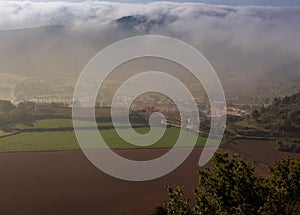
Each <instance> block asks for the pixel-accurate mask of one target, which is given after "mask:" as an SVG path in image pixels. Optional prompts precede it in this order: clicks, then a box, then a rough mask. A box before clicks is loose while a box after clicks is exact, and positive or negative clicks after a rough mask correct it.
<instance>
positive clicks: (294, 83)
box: [254, 61, 300, 98]
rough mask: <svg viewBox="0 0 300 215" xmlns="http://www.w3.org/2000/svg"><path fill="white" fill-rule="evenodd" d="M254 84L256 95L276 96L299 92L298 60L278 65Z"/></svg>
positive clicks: (299, 65) (299, 63) (299, 69)
mask: <svg viewBox="0 0 300 215" xmlns="http://www.w3.org/2000/svg"><path fill="white" fill-rule="evenodd" d="M262 79H263V80H261V81H259V82H258V84H257V85H255V87H254V89H255V93H256V94H257V95H258V97H271V98H272V97H276V96H285V95H292V94H294V93H297V92H300V61H298V62H293V63H289V64H285V65H280V66H278V67H276V68H274V69H272V70H270V71H268V72H266V74H264V77H263V78H262Z"/></svg>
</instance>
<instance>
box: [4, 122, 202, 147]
mask: <svg viewBox="0 0 300 215" xmlns="http://www.w3.org/2000/svg"><path fill="white" fill-rule="evenodd" d="M71 123H72V120H70V119H49V120H37V121H36V122H35V123H34V124H33V126H27V125H17V126H16V127H17V128H63V127H72V124H71ZM98 125H99V126H100V133H101V135H102V137H103V139H104V140H105V141H106V143H107V144H108V146H109V147H110V148H113V149H127V148H128V149H133V148H169V147H172V146H173V145H174V144H175V142H176V140H177V138H178V135H179V132H180V129H179V128H167V129H166V132H165V134H164V135H163V136H162V138H161V139H160V140H158V141H157V142H156V143H154V144H153V145H150V146H145V147H141V146H136V145H132V144H129V143H127V142H126V141H125V140H123V139H121V138H120V137H119V135H118V134H117V132H116V130H114V129H103V130H101V126H110V125H111V123H110V124H109V123H98ZM160 129H161V128H153V132H154V134H155V133H157V134H159V133H160ZM122 130H123V131H125V132H126V130H128V129H127V128H124V129H122ZM135 130H136V132H137V133H140V134H145V133H147V132H149V128H148V127H143V128H135ZM87 132H88V133H89V132H90V131H87ZM88 133H87V134H88ZM2 134H4V132H3V131H0V136H1V135H2ZM182 135H183V136H184V140H185V142H184V143H183V144H182V145H180V146H179V147H188V146H190V143H191V142H192V141H191V138H194V137H195V135H196V134H195V133H192V132H190V131H186V130H182ZM89 136H90V135H87V139H86V141H87V142H86V143H87V144H86V147H87V148H95V147H96V148H99V146H96V145H95V144H89V142H90V141H89ZM134 140H135V141H136V142H139V141H143V140H142V139H138V137H137V138H136V139H134ZM205 142H206V138H204V137H201V136H198V140H197V144H196V146H203V145H204V144H205ZM100 148H101V147H100ZM78 149H80V147H79V144H78V142H77V139H76V136H75V133H74V132H73V131H44V132H38V131H37V132H24V133H20V134H16V135H13V136H9V137H3V138H0V152H16V151H55V150H78Z"/></svg>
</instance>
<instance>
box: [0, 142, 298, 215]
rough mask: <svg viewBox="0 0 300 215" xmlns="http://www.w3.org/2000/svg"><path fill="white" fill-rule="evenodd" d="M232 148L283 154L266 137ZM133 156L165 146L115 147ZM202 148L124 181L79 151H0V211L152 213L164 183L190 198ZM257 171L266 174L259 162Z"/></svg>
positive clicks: (262, 157) (267, 158)
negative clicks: (150, 174) (160, 170)
mask: <svg viewBox="0 0 300 215" xmlns="http://www.w3.org/2000/svg"><path fill="white" fill-rule="evenodd" d="M231 150H232V151H237V152H239V153H241V154H243V155H244V156H245V157H246V158H251V159H253V160H254V161H255V162H262V163H266V164H271V163H272V162H273V160H277V159H281V158H283V157H286V156H287V155H293V156H298V157H300V155H299V154H286V153H282V152H277V151H276V150H275V149H274V148H273V147H272V145H271V144H270V143H268V142H267V143H266V142H262V141H252V140H251V141H248V140H240V141H238V142H237V143H236V144H233V145H232V146H231ZM117 151H118V154H121V155H123V156H124V157H128V158H130V159H134V160H144V159H151V158H154V157H158V156H160V155H162V154H163V153H165V152H167V149H134V150H132V149H131V150H117ZM201 151H202V149H201V148H196V149H194V151H193V152H192V154H191V155H190V157H189V158H188V159H187V160H186V161H185V162H184V163H183V164H182V165H181V166H180V167H179V168H177V169H176V170H175V171H173V172H172V173H170V174H168V175H166V176H164V177H162V178H159V179H156V180H152V181H146V182H128V181H123V180H119V179H116V178H113V177H111V176H108V175H106V174H105V173H103V172H101V171H100V170H98V169H96V168H95V167H94V166H93V165H92V164H91V163H90V162H89V161H88V160H87V159H86V158H85V156H84V155H83V154H82V152H81V151H56V152H23V153H19V152H16V153H0V172H1V175H0V215H4V214H5V215H27V214H28V215H40V214H43V215H48V214H49V215H53V214H55V215H68V214H69V215H79V214H80V215H102V214H108V215H109V214H113V215H115V214H125V215H126V214H130V215H136V214H137V215H140V214H150V213H151V212H153V210H154V208H155V207H156V206H158V205H160V204H161V203H162V202H163V201H165V200H166V192H165V185H166V184H171V185H183V186H184V187H185V193H186V196H187V197H188V198H189V199H191V200H192V198H193V195H192V190H193V188H194V187H195V186H196V184H197V174H196V172H197V169H198V166H197V164H198V159H199V157H200V154H201ZM257 173H258V174H260V175H267V172H266V170H265V169H263V168H260V167H259V168H257Z"/></svg>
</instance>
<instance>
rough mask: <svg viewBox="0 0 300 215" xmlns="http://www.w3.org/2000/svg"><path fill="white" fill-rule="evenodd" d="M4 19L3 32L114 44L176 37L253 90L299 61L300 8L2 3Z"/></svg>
mask: <svg viewBox="0 0 300 215" xmlns="http://www.w3.org/2000/svg"><path fill="white" fill-rule="evenodd" d="M0 16H1V19H0V29H2V30H11V29H23V28H33V27H40V26H67V27H68V28H69V29H72V30H74V31H76V32H80V31H81V30H83V31H84V32H89V31H90V32H91V34H92V36H90V39H92V40H93V39H95V38H97V37H99V36H100V37H101V35H105V36H103V37H102V38H103V40H111V41H114V40H117V39H119V38H124V37H128V36H130V35H136V34H163V35H168V36H172V37H176V38H179V39H182V40H184V41H186V42H188V43H190V44H192V45H194V46H195V47H197V48H198V49H199V50H200V51H201V52H202V53H204V55H205V56H206V57H207V58H208V60H209V61H210V62H211V63H212V65H213V66H214V67H215V68H216V71H217V72H218V73H219V75H220V77H221V78H222V79H223V80H225V81H224V82H226V83H227V84H235V83H236V82H237V81H238V82H239V83H245V84H247V82H248V83H249V85H251V84H253V83H252V82H251V80H253V81H256V80H257V79H259V78H260V77H263V74H264V73H265V72H266V71H269V70H272V69H273V68H276V67H277V66H280V65H284V64H287V63H292V62H296V61H300V25H299V23H300V8H297V7H263V6H260V7H258V6H256V7H254V6H243V7H242V6H218V5H207V4H200V3H170V2H154V3H147V4H138V3H112V2H97V1H92V2H76V3H75V2H30V1H0ZM95 32H96V33H95ZM93 34H94V36H93ZM83 35H84V37H85V39H86V35H87V34H86V33H84V34H83ZM111 35H114V36H113V37H111ZM116 35H117V36H116ZM80 36H81V35H80V34H78V35H77V37H80ZM108 38H109V39H108ZM58 39H59V38H58ZM96 41H97V42H99V40H96ZM102 43H103V44H109V43H110V41H104V42H103V41H102ZM91 46H93V45H91ZM99 48H101V47H99ZM226 83H225V84H226Z"/></svg>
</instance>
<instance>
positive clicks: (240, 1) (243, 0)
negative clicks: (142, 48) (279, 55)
mask: <svg viewBox="0 0 300 215" xmlns="http://www.w3.org/2000/svg"><path fill="white" fill-rule="evenodd" d="M0 1H1V0H0ZM2 1H10V0H2ZM32 1H52V0H32ZM65 1H72V2H80V1H82V0H65ZM98 1H102V0H98ZM104 1H107V2H132V3H142V2H155V1H172V2H199V3H207V4H220V5H260V6H284V7H289V6H300V1H299V0H140V1H137V0H104Z"/></svg>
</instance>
